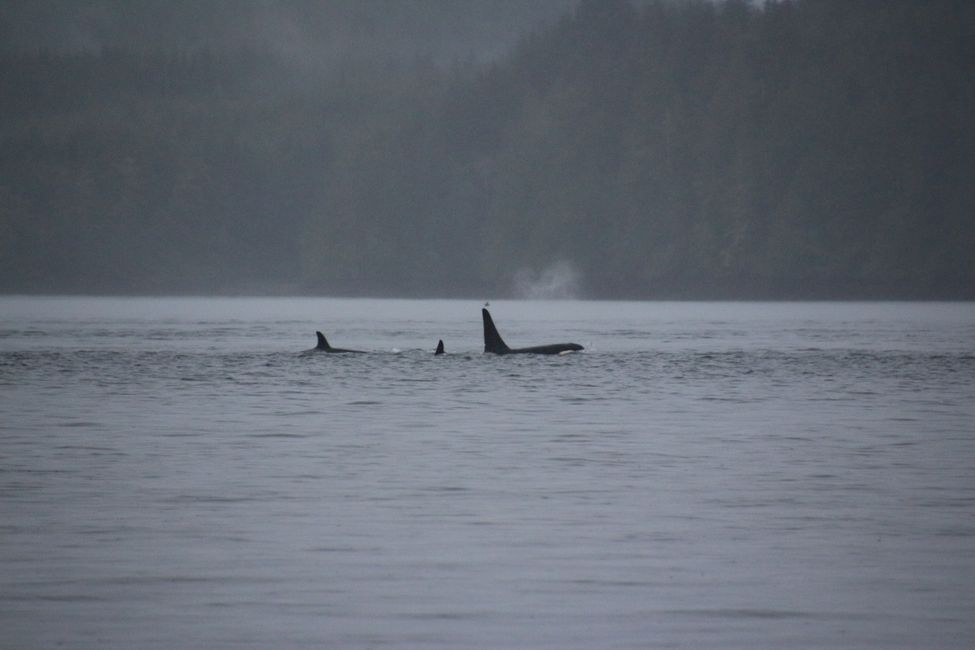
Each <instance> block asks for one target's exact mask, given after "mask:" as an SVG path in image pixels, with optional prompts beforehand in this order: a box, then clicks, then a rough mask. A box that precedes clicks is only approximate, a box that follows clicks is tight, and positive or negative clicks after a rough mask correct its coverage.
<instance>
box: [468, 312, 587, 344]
mask: <svg viewBox="0 0 975 650" xmlns="http://www.w3.org/2000/svg"><path fill="white" fill-rule="evenodd" d="M481 317H482V318H483V319H484V352H485V353H487V352H491V353H493V354H563V353H565V352H575V351H577V350H582V349H584V348H583V347H582V346H581V345H579V344H578V343H552V344H550V345H536V346H534V347H530V348H509V347H508V345H507V344H506V343H505V342H504V340H503V339H502V338H501V335H500V334H498V328H497V327H495V326H494V321H493V320H492V319H491V314H490V313H488V310H487V309H481Z"/></svg>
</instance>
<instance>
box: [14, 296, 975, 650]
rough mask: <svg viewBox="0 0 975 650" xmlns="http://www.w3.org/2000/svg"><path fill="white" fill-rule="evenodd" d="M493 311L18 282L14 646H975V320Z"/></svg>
mask: <svg viewBox="0 0 975 650" xmlns="http://www.w3.org/2000/svg"><path fill="white" fill-rule="evenodd" d="M480 306H481V305H480V304H479V303H477V302H476V301H397V300H331V299H328V300H326V299H243V298H239V299H202V298H201V299H131V298H130V299H107V298H99V299H93V298H0V647H4V648H44V647H59V646H63V647H98V648H271V647H276V648H286V647H316V648H318V647H322V648H325V647H328V648H333V647H334V648H346V647H348V648H382V647H394V648H414V647H417V648H425V647H431V648H462V647H490V648H493V647H498V648H527V647H544V648H668V647H676V648H703V647H721V648H759V647H768V648H784V647H790V648H791V647H806V648H822V647H831V648H841V647H844V648H845V647H849V648H860V647H882V648H919V647H925V648H969V647H973V646H975V305H972V304H950V303H940V304H931V303H921V304H906V303H877V304H871V303H795V304H793V303H775V304H769V303H614V302H572V301H567V302H542V301H540V302H498V303H494V304H492V307H491V310H492V313H493V315H494V318H495V321H496V322H497V324H498V327H499V329H500V330H501V333H502V335H503V336H504V337H505V339H506V340H507V342H508V343H509V344H510V345H512V346H522V345H534V344H541V343H548V342H562V341H575V342H578V343H581V344H583V345H584V346H586V348H587V350H586V351H585V352H584V353H579V354H570V355H566V356H557V357H544V356H541V357H539V356H515V357H495V356H491V355H484V354H482V349H483V347H482V346H483V344H482V338H481V323H480ZM317 329H320V330H323V331H324V332H325V333H326V335H327V336H328V337H329V340H330V342H331V343H332V344H333V345H335V346H341V347H349V348H358V349H364V350H370V351H374V352H375V354H369V355H354V356H349V355H326V354H320V353H309V352H303V351H305V350H308V349H309V348H312V347H314V344H315V337H314V332H315V330H317ZM440 338H442V339H443V340H444V342H445V343H446V346H447V352H448V354H447V355H445V356H442V357H434V356H433V354H432V351H433V349H434V347H435V346H436V342H437V340H438V339H440Z"/></svg>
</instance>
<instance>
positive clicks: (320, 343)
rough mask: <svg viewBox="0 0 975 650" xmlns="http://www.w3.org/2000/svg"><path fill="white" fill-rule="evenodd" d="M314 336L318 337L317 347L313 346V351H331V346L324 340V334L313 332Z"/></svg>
mask: <svg viewBox="0 0 975 650" xmlns="http://www.w3.org/2000/svg"><path fill="white" fill-rule="evenodd" d="M315 335H316V336H318V345H316V346H315V349H316V350H331V349H332V346H331V345H329V344H328V341H327V340H325V335H324V334H322V333H321V332H315Z"/></svg>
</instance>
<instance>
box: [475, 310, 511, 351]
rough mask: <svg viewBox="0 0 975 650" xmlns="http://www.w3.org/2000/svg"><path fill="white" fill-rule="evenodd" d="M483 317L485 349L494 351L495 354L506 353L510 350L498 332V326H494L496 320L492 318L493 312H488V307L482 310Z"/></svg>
mask: <svg viewBox="0 0 975 650" xmlns="http://www.w3.org/2000/svg"><path fill="white" fill-rule="evenodd" d="M481 317H482V318H483V319H484V351H485V352H493V353H494V354H506V353H507V352H509V351H510V349H511V348H509V347H508V346H507V345H506V344H505V342H504V340H503V339H502V338H501V335H500V334H498V328H497V327H495V326H494V320H492V319H491V314H490V313H488V310H487V309H482V310H481Z"/></svg>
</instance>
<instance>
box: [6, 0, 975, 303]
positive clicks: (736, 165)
mask: <svg viewBox="0 0 975 650" xmlns="http://www.w3.org/2000/svg"><path fill="white" fill-rule="evenodd" d="M150 4H151V3H150ZM478 4H479V6H483V3H478ZM488 4H490V3H488ZM503 8H504V7H503V6H501V5H498V6H497V10H498V11H501V10H503ZM481 11H483V9H482V10H481ZM213 20H216V19H213ZM538 24H539V25H541V27H539V28H538V29H537V30H536V31H534V32H533V33H531V34H530V35H529V36H527V37H525V38H523V39H522V40H520V41H519V42H518V44H517V45H516V46H514V47H513V48H512V49H510V51H508V52H507V53H505V54H503V55H501V56H497V55H491V56H479V55H478V54H477V52H471V55H470V56H461V55H458V52H460V51H461V50H457V49H455V48H454V45H452V46H451V48H448V49H443V48H441V49H440V50H438V51H437V52H436V53H431V52H429V51H424V50H423V49H422V48H421V49H417V50H415V51H414V50H410V49H409V48H407V49H404V48H403V47H402V46H401V45H400V46H397V47H392V49H389V50H386V51H380V50H367V49H366V48H361V47H356V48H351V49H349V50H347V51H346V53H347V55H346V56H335V55H334V52H331V53H330V54H328V53H327V52H330V50H329V49H328V48H322V50H321V51H318V53H317V54H316V55H315V58H314V61H312V60H310V59H308V58H306V57H302V56H301V55H300V54H297V53H296V52H295V51H288V50H287V49H286V48H282V47H279V46H276V47H272V46H271V45H270V44H269V43H270V41H266V40H264V41H262V40H253V39H252V40H247V39H244V40H239V39H238V40H233V39H226V40H221V41H218V42H215V43H211V44H210V45H199V44H197V43H193V44H187V43H181V44H167V43H166V42H157V41H154V42H150V43H143V44H142V45H140V44H139V43H137V42H131V41H127V40H125V39H123V40H115V41H110V42H109V43H108V44H107V45H100V46H99V47H97V48H94V49H84V48H81V49H77V48H74V49H68V50H58V49H44V50H37V49H34V50H31V49H29V48H27V49H25V48H23V47H17V48H14V47H7V48H6V49H5V50H4V53H3V54H2V55H0V291H5V292H89V293H184V292H195V293H216V292H231V293H238V292H298V293H312V294H328V295H349V294H359V295H409V296H471V297H479V298H480V297H501V296H506V295H512V294H515V293H517V291H518V289H517V287H518V286H519V280H524V278H526V277H528V278H532V277H535V276H536V275H538V274H543V273H544V272H545V271H546V270H547V269H563V270H565V271H566V273H567V274H568V275H571V276H572V278H573V282H571V283H570V284H571V287H572V288H573V289H575V290H577V292H578V295H580V296H585V297H595V298H602V297H633V298H660V297H667V298H826V297H835V298H851V297H870V298H945V297H948V298H973V297H975V254H973V253H972V251H973V250H975V120H973V119H972V115H973V109H975V75H973V74H972V70H975V3H970V2H967V1H964V0H926V1H925V2H917V1H916V0H888V1H885V2H849V1H848V0H794V1H788V2H785V1H770V2H767V3H765V4H763V5H753V4H750V3H746V2H734V1H729V2H716V3H711V2H703V1H693V0H692V1H686V2H681V1H676V0H674V1H660V2H653V1H651V2H639V3H636V2H634V3H628V2H625V1H624V0H595V1H585V2H581V3H580V4H579V5H578V6H577V7H575V8H574V9H573V10H572V11H570V12H569V13H566V14H565V16H564V17H563V18H562V19H561V20H559V21H557V22H551V21H550V22H547V23H538ZM306 37H307V34H305V35H304V36H303V37H302V39H305V38H306ZM302 42H306V40H302ZM484 47H487V46H484ZM448 50H449V53H448V54H447V55H445V54H444V53H445V52H448ZM484 51H485V50H483V49H482V50H480V52H482V53H483V52H484ZM322 52H326V54H322ZM563 288H564V287H563Z"/></svg>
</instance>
